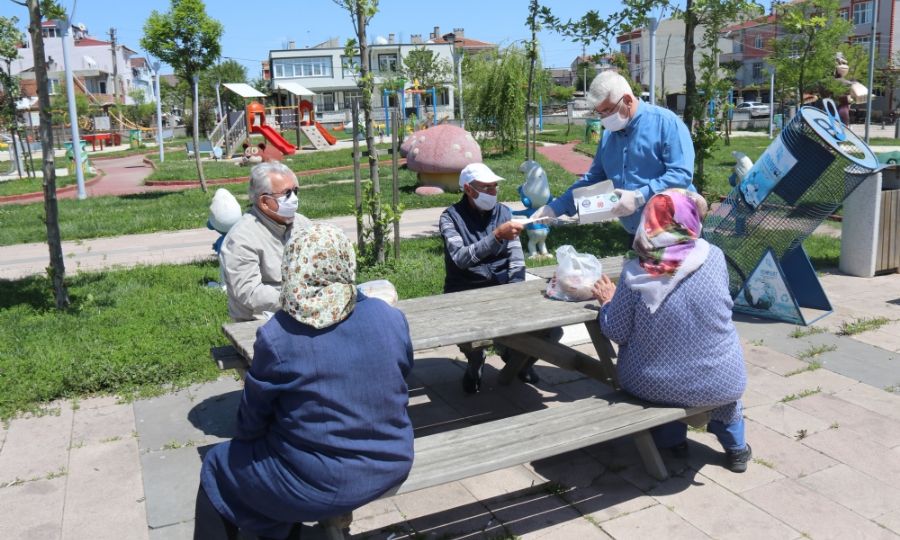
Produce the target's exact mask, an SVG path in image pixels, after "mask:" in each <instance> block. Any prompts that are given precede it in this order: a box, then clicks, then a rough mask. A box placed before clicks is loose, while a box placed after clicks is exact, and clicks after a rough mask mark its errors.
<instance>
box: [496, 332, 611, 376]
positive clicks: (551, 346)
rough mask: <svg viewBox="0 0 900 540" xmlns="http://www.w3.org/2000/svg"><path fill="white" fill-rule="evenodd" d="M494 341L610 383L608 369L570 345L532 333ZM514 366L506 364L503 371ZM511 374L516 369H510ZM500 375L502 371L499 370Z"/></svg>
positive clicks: (514, 372)
mask: <svg viewBox="0 0 900 540" xmlns="http://www.w3.org/2000/svg"><path fill="white" fill-rule="evenodd" d="M494 342H496V343H499V344H501V345H505V346H507V347H509V348H510V349H515V350H517V351H520V352H523V353H525V354H527V355H529V356H535V357H537V358H540V359H542V360H544V361H546V362H549V363H551V364H553V365H554V366H557V367H561V368H563V369H568V370H571V371H577V372H579V373H582V374H584V375H587V376H588V377H591V378H594V379H597V380H598V381H600V382H602V383H605V384H610V385H611V384H612V383H613V381H612V379H610V376H609V373H608V370H607V369H606V368H605V367H604V366H603V364H602V363H601V362H599V361H597V359H596V358H593V357H591V356H588V355H586V354H584V353H583V352H580V351H576V350H575V349H573V348H571V347H567V346H565V345H561V344H559V343H557V342H555V341H548V340H547V339H545V338H541V337H537V336H535V335H533V334H515V335H512V336H506V337H502V338H496V339H494ZM507 368H509V369H510V370H513V369H514V368H512V367H510V366H509V365H507V366H506V367H505V368H504V371H505V370H506V369H507ZM510 372H511V373H512V374H513V375H514V374H516V373H518V372H517V371H510ZM501 375H502V372H501Z"/></svg>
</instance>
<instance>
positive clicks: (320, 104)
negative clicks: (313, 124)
mask: <svg viewBox="0 0 900 540" xmlns="http://www.w3.org/2000/svg"><path fill="white" fill-rule="evenodd" d="M314 100H315V103H316V111H318V112H329V111H333V110H334V92H323V93H321V94H316V96H315V98H314Z"/></svg>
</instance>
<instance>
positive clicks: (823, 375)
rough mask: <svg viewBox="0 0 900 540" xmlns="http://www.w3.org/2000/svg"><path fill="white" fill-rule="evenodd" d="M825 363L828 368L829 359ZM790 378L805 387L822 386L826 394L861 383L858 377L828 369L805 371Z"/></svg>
mask: <svg viewBox="0 0 900 540" xmlns="http://www.w3.org/2000/svg"><path fill="white" fill-rule="evenodd" d="M823 365H824V366H825V367H826V368H827V367H828V365H827V361H826V362H825V363H823ZM789 378H790V379H791V380H792V381H793V382H795V383H797V384H798V385H799V386H802V387H803V388H821V389H822V392H823V393H825V394H833V393H835V392H840V391H841V390H846V389H847V388H850V387H851V386H853V385H856V384H859V381H857V380H856V379H851V378H850V377H845V376H844V375H840V374H837V373H834V372H832V371H829V370H828V369H816V370H813V371H804V372H803V373H798V374H796V375H791V376H790V377H789Z"/></svg>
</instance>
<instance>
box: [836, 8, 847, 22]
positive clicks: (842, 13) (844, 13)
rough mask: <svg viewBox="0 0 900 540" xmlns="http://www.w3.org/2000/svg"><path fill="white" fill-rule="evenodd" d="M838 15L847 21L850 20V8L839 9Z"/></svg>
mask: <svg viewBox="0 0 900 540" xmlns="http://www.w3.org/2000/svg"><path fill="white" fill-rule="evenodd" d="M838 17H840V18H842V19H844V20H845V21H849V20H850V10H849V9H847V8H843V9H839V10H838Z"/></svg>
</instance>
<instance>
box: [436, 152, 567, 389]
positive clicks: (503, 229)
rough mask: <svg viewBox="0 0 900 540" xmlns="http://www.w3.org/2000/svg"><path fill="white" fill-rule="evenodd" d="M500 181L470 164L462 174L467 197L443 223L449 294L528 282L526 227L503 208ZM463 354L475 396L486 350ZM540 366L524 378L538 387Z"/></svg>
mask: <svg viewBox="0 0 900 540" xmlns="http://www.w3.org/2000/svg"><path fill="white" fill-rule="evenodd" d="M500 180H503V178H501V177H499V176H497V175H496V174H494V172H493V171H492V170H491V169H490V168H489V167H488V166H487V165H485V164H484V163H472V164H469V165H468V166H466V168H465V169H463V170H462V172H460V173H459V187H460V189H461V190H462V191H463V197H462V199H461V200H460V201H459V202H458V203H456V204H454V205H453V206H451V207H450V208H447V209H446V210H444V213H443V214H441V220H440V229H441V236H442V237H443V238H444V269H445V270H446V277H445V279H444V292H445V293H451V292H458V291H466V290H470V289H480V288H483V287H491V286H493V285H503V284H505V283H515V282H518V281H524V280H525V257H524V255H523V253H522V243H521V242H520V241H519V234H520V233H521V232H522V229H523V227H524V226H523V225H522V224H521V223H517V222H514V221H512V213H511V211H510V209H509V208H508V207H507V206H506V205H503V204H497V182H499V181H500ZM555 331H556V332H558V329H555ZM559 335H562V334H561V332H559ZM556 339H559V338H558V337H557V338H556ZM498 349H499V347H498ZM460 350H461V351H462V352H463V354H465V355H466V360H468V367H467V369H466V373H465V375H464V376H463V389H464V390H465V391H466V393H469V394H474V393H476V392H478V391H479V390H480V389H481V371H482V367H483V366H484V357H485V353H484V349H480V348H472V347H471V345H461V346H460ZM515 354H516V353H514V352H513V351H509V350H503V351H501V352H500V356H501V357H502V358H503V359H504V361H506V360H512V359H513V358H514V355H515ZM536 360H537V359H534V358H529V361H528V362H526V363H525V365H524V367H523V368H522V371H521V372H519V379H521V380H522V381H524V382H528V383H532V384H534V383H537V382H538V375H537V373H536V372H535V371H534V368H533V367H532V366H533V364H534V362H535V361H536Z"/></svg>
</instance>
